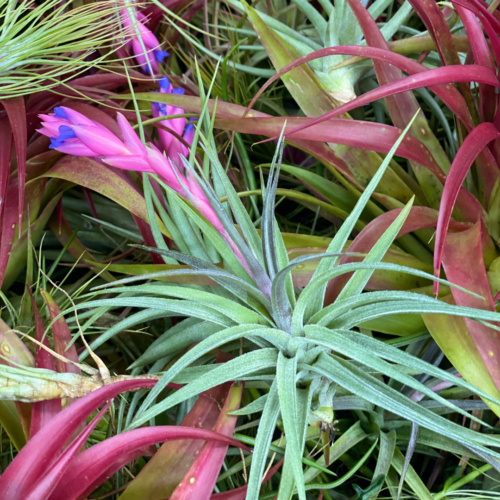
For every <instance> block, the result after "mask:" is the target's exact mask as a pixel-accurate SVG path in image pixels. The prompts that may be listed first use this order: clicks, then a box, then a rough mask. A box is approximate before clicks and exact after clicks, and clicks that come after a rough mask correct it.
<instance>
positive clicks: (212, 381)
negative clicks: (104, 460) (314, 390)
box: [129, 349, 277, 428]
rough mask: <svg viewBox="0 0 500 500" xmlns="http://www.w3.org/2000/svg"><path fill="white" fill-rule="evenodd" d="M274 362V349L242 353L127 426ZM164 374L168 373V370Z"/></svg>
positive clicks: (132, 426)
mask: <svg viewBox="0 0 500 500" xmlns="http://www.w3.org/2000/svg"><path fill="white" fill-rule="evenodd" d="M276 362H277V351H276V349H261V350H259V351H255V352H249V353H247V354H243V355H242V356H239V357H237V358H235V359H232V360H231V361H228V362H227V363H223V364H222V365H221V366H217V367H216V368H214V369H213V370H211V371H210V372H209V373H207V374H206V375H204V376H203V377H198V378H197V379H196V380H195V381H193V382H191V383H190V384H188V385H186V386H185V387H183V388H182V389H179V390H178V391H176V392H175V393H174V394H172V395H171V396H169V397H168V398H166V399H164V400H163V401H161V402H160V403H157V404H155V405H154V406H152V407H151V408H149V409H147V410H145V411H143V412H142V413H140V414H139V415H138V416H137V417H136V418H135V419H134V421H133V422H132V424H131V425H130V426H129V428H136V427H139V426H141V425H142V424H144V423H146V422H148V421H149V419H150V418H152V417H154V416H156V415H158V414H160V413H163V412H164V411H166V410H168V409H169V408H172V407H173V406H175V405H177V404H179V403H181V402H182V401H185V400H186V399H189V398H191V397H193V396H195V395H197V394H200V393H201V392H204V391H207V390H208V389H211V388H212V387H215V386H216V385H220V384H223V383H224V382H228V381H230V380H238V379H240V378H242V377H245V376H248V375H250V374H251V373H255V372H259V371H260V370H265V369H270V368H274V367H276ZM166 375H168V372H167V374H166ZM157 385H158V384H157ZM143 406H144V405H143Z"/></svg>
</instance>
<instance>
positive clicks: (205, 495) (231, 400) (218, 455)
mask: <svg viewBox="0 0 500 500" xmlns="http://www.w3.org/2000/svg"><path fill="white" fill-rule="evenodd" d="M242 394H243V384H240V385H233V386H232V387H231V390H230V391H229V394H228V397H227V399H226V402H225V403H224V406H223V408H222V411H221V413H220V416H219V418H218V419H217V422H216V424H215V427H214V431H215V432H220V433H222V434H224V435H226V436H232V434H233V431H234V427H235V425H236V421H237V420H238V417H235V416H231V415H230V412H232V411H235V410H237V409H238V408H239V407H240V402H241V396H242ZM227 448H228V447H227V445H222V444H216V443H205V444H204V445H203V448H202V449H201V451H200V454H199V455H198V456H197V457H196V460H195V461H194V463H193V464H192V465H191V467H190V468H189V471H188V472H187V474H186V475H185V476H184V479H183V480H182V483H180V484H179V486H177V488H176V489H175V491H174V493H173V494H172V496H171V497H170V500H190V499H191V498H196V499H199V500H208V499H209V498H210V496H211V494H212V491H213V489H214V486H215V483H216V482H217V477H218V475H219V472H220V470H221V467H222V462H223V461H224V458H225V457H226V453H227Z"/></svg>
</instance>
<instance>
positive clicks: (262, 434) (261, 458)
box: [233, 380, 280, 500]
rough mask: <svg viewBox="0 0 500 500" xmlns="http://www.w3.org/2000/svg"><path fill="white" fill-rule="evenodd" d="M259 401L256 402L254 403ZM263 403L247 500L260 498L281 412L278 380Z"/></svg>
mask: <svg viewBox="0 0 500 500" xmlns="http://www.w3.org/2000/svg"><path fill="white" fill-rule="evenodd" d="M262 399H263V398H262V397H261V398H259V399H257V401H261V400H262ZM257 401H254V403H256V402H257ZM263 403H264V407H263V411H262V416H261V418H260V422H259V430H258V432H257V437H256V438H255V445H254V449H253V454H252V467H251V468H250V476H249V478H248V489H247V497H246V500H258V498H259V492H260V485H261V483H262V478H263V475H264V469H265V466H266V459H267V456H268V453H269V447H270V445H271V440H272V438H273V433H274V429H275V427H276V421H277V420H278V415H279V412H280V402H279V399H278V384H277V381H276V380H274V381H273V383H272V385H271V389H270V390H269V394H267V395H266V397H265V400H264V401H263ZM248 406H251V405H248ZM247 408H248V407H247ZM243 410H245V408H243ZM240 411H241V410H240ZM233 414H234V413H233Z"/></svg>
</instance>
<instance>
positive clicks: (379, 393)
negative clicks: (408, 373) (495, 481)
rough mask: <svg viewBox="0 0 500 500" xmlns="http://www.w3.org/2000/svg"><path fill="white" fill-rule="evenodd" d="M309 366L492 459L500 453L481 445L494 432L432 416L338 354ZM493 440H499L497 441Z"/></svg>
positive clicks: (488, 442) (492, 438)
mask: <svg viewBox="0 0 500 500" xmlns="http://www.w3.org/2000/svg"><path fill="white" fill-rule="evenodd" d="M311 369H312V370H313V371H316V372H317V373H320V374H322V375H324V376H326V377H329V378H331V379H332V380H334V381H335V382H337V383H338V384H339V385H342V386H343V387H345V388H346V389H347V390H349V391H350V392H352V393H353V394H356V395H358V396H361V397H363V398H365V399H366V400H368V401H370V402H371V403H373V404H375V405H377V406H380V407H381V408H384V409H385V410H387V411H390V412H392V413H395V414H396V415H400V416H402V417H403V418H406V419H408V420H410V421H412V422H415V423H417V424H418V425H420V426H422V427H425V428H426V429H430V430H432V431H435V432H438V433H440V434H442V435H444V436H447V437H449V438H450V439H454V440H456V441H458V442H460V443H462V444H464V445H468V446H476V447H477V448H478V450H481V451H482V452H486V453H489V454H491V455H492V456H493V458H495V459H496V458H499V457H500V454H498V453H496V452H493V451H491V450H488V449H487V448H485V446H492V445H493V446H495V444H496V443H495V442H496V441H498V440H497V439H496V436H492V435H488V436H483V435H482V434H480V433H478V432H474V431H472V430H470V429H468V428H464V427H461V426H459V425H457V424H454V423H453V422H451V421H449V420H446V419H444V418H436V415H435V414H434V413H433V412H431V411H430V410H428V409H427V408H423V407H422V406H420V405H418V404H416V403H414V402H413V401H411V400H410V399H408V398H407V397H405V396H403V395H401V394H400V393H399V392H398V391H395V390H394V389H392V388H390V387H388V386H387V385H386V384H384V383H383V382H380V381H379V380H378V379H376V378H375V377H373V376H372V375H369V374H367V373H365V372H364V371H363V370H361V369H359V368H356V367H355V366H354V365H353V364H352V363H349V362H348V361H345V360H342V359H340V358H337V359H333V358H332V357H330V356H328V355H326V354H320V356H319V359H318V362H317V363H316V364H315V365H312V366H311ZM497 444H500V442H499V443H497Z"/></svg>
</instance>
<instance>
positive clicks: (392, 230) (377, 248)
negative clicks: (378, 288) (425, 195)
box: [336, 197, 415, 301]
mask: <svg viewBox="0 0 500 500" xmlns="http://www.w3.org/2000/svg"><path fill="white" fill-rule="evenodd" d="M414 199H415V197H413V198H412V199H411V200H410V201H409V202H408V203H407V204H406V206H405V207H404V208H403V210H401V212H400V213H399V214H398V216H397V217H396V218H395V219H394V221H393V222H392V223H391V225H390V226H389V227H388V228H387V229H386V230H385V231H384V234H382V236H381V237H380V238H379V239H378V240H377V241H376V243H375V244H374V245H373V247H372V248H371V250H370V251H369V252H368V255H367V256H366V257H365V258H364V260H363V262H380V261H381V260H382V258H383V257H384V255H385V254H386V252H387V250H389V248H390V246H391V245H392V243H393V242H394V240H395V239H396V236H397V235H398V233H399V231H400V229H401V227H402V226H403V224H404V222H405V220H406V218H407V217H408V215H409V213H410V210H411V207H412V206H413V201H414ZM372 274H373V271H372V270H370V269H360V270H359V271H356V272H355V273H354V274H353V275H352V277H351V278H350V279H349V281H348V282H347V283H346V285H345V286H344V288H343V289H342V290H341V292H340V293H339V295H338V297H337V299H336V300H338V301H340V300H342V299H345V298H347V297H351V296H353V295H359V294H360V293H361V292H362V291H363V290H364V288H365V285H366V284H367V283H368V280H369V279H370V278H371V276H372Z"/></svg>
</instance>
